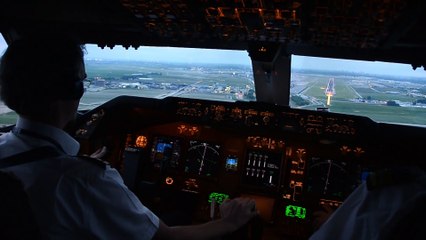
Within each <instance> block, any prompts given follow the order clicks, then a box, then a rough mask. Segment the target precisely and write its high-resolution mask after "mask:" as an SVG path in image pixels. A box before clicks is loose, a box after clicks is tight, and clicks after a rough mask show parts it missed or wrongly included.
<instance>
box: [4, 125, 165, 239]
mask: <svg viewBox="0 0 426 240" xmlns="http://www.w3.org/2000/svg"><path fill="white" fill-rule="evenodd" d="M22 130H23V131H22ZM42 146H51V147H52V148H55V149H57V150H58V151H59V152H62V153H63V155H60V156H58V157H55V158H53V159H52V158H49V159H41V160H38V161H34V162H30V163H26V164H22V165H18V166H15V167H10V168H8V169H6V170H8V171H11V172H13V173H14V174H16V175H17V177H18V178H19V179H21V181H22V182H23V183H24V187H25V189H26V192H27V193H28V197H29V200H30V203H31V207H32V209H33V211H34V215H35V217H36V220H37V222H38V224H39V227H40V229H41V232H42V233H45V236H43V239H59V238H60V239H81V238H82V236H85V237H84V238H96V239H151V238H152V237H153V236H154V234H155V233H156V231H157V229H158V227H159V219H158V217H157V216H155V215H154V214H153V213H152V212H151V211H150V210H149V209H147V208H146V207H145V206H143V205H142V204H141V202H140V201H139V200H138V199H137V197H136V196H135V195H134V194H133V193H132V192H131V191H130V190H129V189H128V188H127V187H126V186H125V185H124V183H123V180H122V178H121V176H120V175H119V173H118V172H117V171H116V170H115V169H113V168H111V167H110V166H109V165H107V164H104V163H103V162H101V161H99V162H97V161H96V160H94V159H92V160H90V159H79V158H76V157H71V156H75V155H76V154H77V153H78V150H79V144H78V142H76V141H75V140H74V139H73V138H72V137H71V136H69V135H68V134H67V133H66V132H64V131H63V130H61V129H58V128H55V127H52V126H49V125H46V124H42V123H37V122H32V121H29V120H27V119H25V118H22V117H21V118H19V120H18V122H17V124H16V128H15V130H14V131H13V132H10V133H6V134H4V135H2V136H0V157H1V158H5V157H7V156H10V155H13V154H17V153H19V152H24V151H27V150H31V149H34V148H37V147H42ZM0 161H1V160H0Z"/></svg>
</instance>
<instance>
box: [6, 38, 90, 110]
mask: <svg viewBox="0 0 426 240" xmlns="http://www.w3.org/2000/svg"><path fill="white" fill-rule="evenodd" d="M83 57H84V46H83V45H81V43H80V42H79V41H77V40H76V39H75V38H73V37H71V36H69V35H65V34H56V35H53V36H52V35H50V36H48V35H43V36H41V35H31V36H26V37H23V38H21V39H18V40H16V41H14V42H12V43H11V44H10V45H9V46H8V48H7V50H6V51H5V53H4V54H3V56H2V58H1V61H0V97H1V100H2V101H4V103H5V104H6V105H7V106H8V107H9V108H11V109H13V110H15V111H16V112H17V113H18V114H23V115H28V116H39V115H40V114H45V112H43V111H49V109H46V107H47V106H48V105H49V103H50V102H52V101H55V100H67V99H79V98H80V97H81V95H82V93H83V91H84V89H83V83H82V80H83V79H81V77H80V76H79V75H78V70H79V69H80V68H81V65H82V64H83V65H84V59H83Z"/></svg>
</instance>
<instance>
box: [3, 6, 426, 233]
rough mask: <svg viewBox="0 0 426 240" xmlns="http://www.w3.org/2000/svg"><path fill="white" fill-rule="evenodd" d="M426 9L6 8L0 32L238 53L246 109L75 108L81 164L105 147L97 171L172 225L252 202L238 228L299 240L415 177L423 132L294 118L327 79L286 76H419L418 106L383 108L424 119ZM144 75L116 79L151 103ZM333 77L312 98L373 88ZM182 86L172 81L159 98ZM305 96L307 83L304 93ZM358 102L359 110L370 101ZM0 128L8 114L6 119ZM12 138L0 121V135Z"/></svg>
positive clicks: (109, 45)
mask: <svg viewBox="0 0 426 240" xmlns="http://www.w3.org/2000/svg"><path fill="white" fill-rule="evenodd" d="M425 12H426V2H425V1H420V0H418V1H416V0H412V1H401V0H366V1H353V0H315V1H305V0H271V1H266V0H199V1H191V0H160V1H142V0H107V1H98V0H73V1H60V2H57V1H54V0H45V1H26V0H13V1H12V0H5V1H2V3H1V7H0V32H1V34H2V36H3V38H4V40H5V43H6V44H8V43H10V42H12V41H14V40H15V39H17V38H19V37H20V36H22V35H25V34H27V33H31V32H33V31H39V32H46V33H50V34H52V33H54V32H55V31H57V32H59V31H66V32H71V33H73V34H75V35H76V36H78V37H79V39H81V40H82V41H83V42H84V43H85V44H87V45H94V46H95V47H96V48H98V49H101V50H102V49H104V50H108V49H114V48H118V47H122V48H123V49H124V52H125V51H130V50H132V51H133V50H135V51H137V50H138V49H139V50H141V51H140V54H141V55H143V54H144V50H143V49H142V48H143V47H145V46H148V47H160V48H168V47H176V48H190V49H192V48H194V49H211V50H215V49H216V50H232V51H233V50H238V51H243V52H245V53H246V55H248V57H249V64H250V65H249V67H248V72H249V73H245V75H244V74H243V75H244V76H250V77H251V78H252V79H253V80H252V85H253V87H252V89H251V91H250V90H247V92H244V91H243V90H241V91H242V93H241V94H244V95H245V96H246V97H247V96H249V97H248V100H247V99H246V100H240V99H238V98H236V99H232V101H230V100H229V99H225V100H224V101H223V100H220V99H217V98H215V99H208V98H201V97H198V96H197V94H199V93H194V90H193V88H194V85H196V84H197V82H196V83H193V84H192V85H191V84H190V85H182V86H178V87H177V88H173V89H172V88H171V87H170V88H168V89H167V91H166V92H164V93H161V94H160V95H161V98H160V97H157V98H155V97H150V96H134V95H128V94H127V93H126V92H125V91H124V90H122V91H123V94H122V95H121V96H117V97H114V98H112V99H108V100H106V101H104V102H102V103H100V104H97V105H94V107H91V108H83V109H82V110H81V111H80V112H79V116H78V117H77V119H76V121H75V123H74V124H73V125H72V126H70V127H69V129H68V131H69V133H70V134H71V135H72V136H74V137H75V139H77V140H78V141H79V143H80V145H81V150H80V152H81V154H90V153H91V152H93V151H95V150H96V149H97V148H99V147H101V146H106V147H107V148H108V153H107V155H106V156H105V159H104V160H106V161H108V162H109V163H110V164H111V166H113V167H114V168H116V169H117V170H118V171H119V172H120V173H121V175H122V177H123V179H124V182H125V183H126V185H127V186H128V187H129V188H130V189H131V190H132V191H133V192H134V193H136V195H137V196H138V197H139V198H140V200H141V201H142V202H143V204H144V205H146V206H147V207H149V208H150V209H151V210H152V211H153V212H155V213H156V214H157V215H158V216H159V217H160V218H161V219H162V220H163V221H164V222H165V223H167V224H169V225H186V224H193V223H204V222H207V221H209V220H212V219H217V218H219V217H220V213H219V205H220V204H221V203H222V202H223V201H224V200H225V199H227V198H234V197H249V198H252V199H254V200H255V202H256V206H257V208H258V211H259V216H260V217H259V219H257V220H256V221H257V222H256V223H253V224H251V225H250V226H249V228H250V229H248V230H247V231H249V232H250V233H249V235H250V238H251V239H272V240H274V239H308V238H309V237H310V236H311V234H312V233H313V232H314V231H315V230H316V228H315V227H314V226H313V221H314V220H313V215H312V214H313V213H314V212H315V211H317V210H320V209H321V208H322V207H324V206H328V207H330V208H332V209H337V208H338V207H339V206H340V205H341V204H342V202H344V201H345V199H346V198H347V197H348V196H349V195H350V194H351V193H352V191H353V190H354V189H355V188H357V187H358V186H359V185H360V184H361V183H362V182H365V181H366V179H367V176H368V175H369V174H370V173H371V172H374V171H376V170H378V169H380V168H382V167H383V166H388V165H398V164H408V165H417V166H420V167H421V168H423V169H424V168H425V159H426V153H425V151H424V145H425V143H426V128H425V126H426V122H424V121H423V120H419V121H420V122H413V123H407V122H396V121H394V120H392V121H390V122H386V121H381V120H380V119H379V120H377V119H372V118H371V117H369V116H367V115H365V116H364V115H360V114H357V111H355V110H354V111H353V112H334V111H333V108H332V105H333V102H332V103H331V104H328V103H325V101H326V100H324V104H322V105H315V104H313V108H303V107H295V104H294V102H295V101H296V100H297V99H299V100H300V99H302V100H303V99H305V100H307V101H308V100H309V101H311V103H312V102H313V101H314V100H312V98H307V97H306V98H305V97H304V96H302V95H298V96H299V97H298V98H295V97H294V96H296V95H292V93H291V91H293V90H292V89H294V87H295V85H297V82H294V81H293V79H295V78H296V77H295V76H299V78H315V79H317V78H320V77H319V76H323V77H324V76H325V75H324V74H325V73H317V72H316V73H312V72H309V71H307V72H302V73H301V72H295V71H292V62H293V64H294V62H295V61H296V60H294V58H295V56H306V57H314V58H319V59H320V58H334V59H341V60H356V61H365V62H376V61H380V62H389V63H398V64H405V65H407V66H408V68H409V70H410V71H414V70H415V69H416V72H419V71H420V75H419V76H420V77H419V79H420V80H419V79H417V82H416V84H418V85H416V86H419V87H418V89H417V88H416V91H415V93H416V94H418V95H416V96H415V97H413V96H414V95H413V94H412V96H411V95H410V97H412V98H413V99H414V98H415V101H417V102H416V103H417V104H416V108H415V109H414V108H413V109H414V110H412V111H410V112H402V113H401V112H400V110H401V109H403V108H405V107H404V106H403V104H402V103H401V102H399V101H389V100H388V101H387V102H386V101H385V102H381V103H380V104H381V105H387V106H386V107H388V108H389V109H390V110H389V111H390V113H391V114H392V115H404V116H403V117H407V116H411V115H416V116H417V115H418V116H419V118H420V119H421V118H426V115H425V114H426V107H424V106H425V105H423V104H426V101H424V102H422V101H423V100H425V99H426V71H424V68H425V65H426V32H425V31H424V30H423V28H424V26H425V24H426V15H425V14H424V13H425ZM88 52H89V54H90V50H88ZM320 61H321V60H320ZM86 63H87V65H88V67H87V68H88V69H87V71H88V78H89V80H90V79H91V80H92V82H94V81H95V80H96V76H94V75H93V76H90V71H91V70H90V69H89V66H90V64H89V61H87V62H86ZM135 64H137V63H135ZM136 67H137V66H136ZM163 68H164V66H163ZM198 70H199V71H208V70H205V69H204V70H203V69H201V70H200V69H198ZM335 70H336V71H337V72H339V71H340V69H335ZM357 70H360V69H357ZM361 70H362V69H361ZM99 71H100V70H99ZM105 71H109V70H105ZM152 71H154V70H152ZM182 71H188V72H189V71H192V69H190V68H184V69H183V70H182ZM218 71H227V70H223V69H222V70H218ZM231 71H234V74H232V73H231V74H230V75H238V74H235V72H238V71H237V70H235V69H234V70H231ZM327 71H330V70H327ZM123 72H124V70H123ZM353 72H355V70H353ZM144 74H145V75H143V76H137V77H138V80H137V81H133V82H132V79H135V76H134V75H131V73H125V74H122V76H123V77H122V78H121V80H120V81H128V82H127V85H126V86H129V85H130V84H131V83H132V84H137V89H142V90H144V91H147V92H149V91H151V92H152V91H157V89H160V87H159V88H156V90H153V87H152V86H153V85H149V84H148V83H150V84H151V82H152V81H155V78H156V77H158V76H157V75H158V74H157V75H155V74H156V73H154V72H148V74H146V72H145V73H144ZM298 74H299V75H298ZM330 74H331V73H330ZM351 74H352V73H351ZM160 75H161V73H160ZM163 75H166V73H163ZM213 75H214V74H213ZM331 75H332V77H330V76H329V75H327V76H325V77H324V79H326V80H325V83H324V84H323V87H322V89H321V94H322V95H321V96H323V95H324V99H326V97H327V96H328V98H329V99H330V98H332V99H334V100H332V101H336V102H337V103H336V105H338V102H339V101H340V100H338V99H339V98H338V94H339V93H341V92H343V90H341V89H340V88H338V87H337V86H338V84H341V81H347V82H349V81H363V80H365V78H368V79H370V78H371V79H372V78H374V77H373V76H371V75H369V76H361V74H360V75H359V76H356V74H355V76H354V75H353V74H352V75H351V77H348V73H347V72H346V73H342V72H339V73H333V74H331ZM218 78H221V76H219V77H218ZM105 79H106V80H107V81H108V79H107V78H105ZM123 79H124V80H123ZM129 79H130V80H129ZM152 79H154V80H152ZM98 80H99V79H98ZM180 81H181V80H180V79H177V78H173V79H172V81H171V82H169V83H168V84H169V85H167V84H165V85H164V84H163V87H164V86H170V84H173V83H175V84H179V83H180ZM197 81H202V80H197ZM217 81H219V80H217ZM227 81H233V80H232V79H231V80H224V89H223V92H226V91H228V93H229V92H232V89H228V90H226V87H227V84H228V82H227ZM383 81H385V80H383ZM389 81H390V80H389ZM395 81H396V80H395ZM98 82H102V85H99V86H101V87H105V86H112V85H111V84H110V85H108V84H107V85H105V84H106V83H105V81H104V80H102V81H100V80H99V81H98ZM382 83H383V82H382ZM98 84H99V83H98ZM244 84H247V83H244ZM359 84H360V86H361V85H363V84H364V82H362V83H359ZM365 84H370V87H369V89H370V90H371V92H374V91H376V92H378V91H379V90H377V89H379V87H378V85H379V84H378V83H376V82H374V81H373V80H369V81H368V83H367V81H366V82H365ZM374 84H376V85H374ZM388 84H390V85H392V84H394V82H388ZM146 86H148V87H146ZM353 86H354V85H345V87H347V88H350V89H352V90H353V89H354V88H355V87H353ZM151 87H152V89H151ZM314 87H315V85H314V84H310V85H309V84H308V85H306V86H304V88H303V90H300V91H301V92H302V91H308V90H307V88H314ZM362 87H364V85H363V86H362ZM362 87H359V89H361V88H362ZM411 87H412V88H414V87H413V85H411ZM165 88H166V87H164V89H165ZM242 88H244V87H242ZM406 88H407V89H408V88H410V87H406ZM93 89H94V88H92V90H93ZM123 89H124V88H123ZM335 89H336V90H335ZM356 90H358V88H356ZM373 90H374V91H373ZM93 91H95V90H93ZM96 91H99V92H102V91H103V89H101V90H96ZM120 91H121V90H120ZM132 91H136V90H134V89H132ZM354 91H355V90H354ZM384 91H385V90H384ZM387 91H388V92H387V94H389V95H391V94H395V93H394V92H391V90H387ZM104 92H105V93H108V94H109V92H108V91H107V90H106V91H104ZM413 92H414V91H411V93H413ZM86 93H88V94H91V93H90V92H88V91H87V90H86ZM182 93H184V94H182ZM237 93H238V92H233V94H234V96H237ZM358 93H360V94H359V95H360V99H358V100H359V102H362V103H363V104H365V105H368V103H371V104H373V102H372V101H369V99H367V95H364V94H363V93H361V92H360V91H358ZM369 94H370V95H369V96H372V97H374V96H376V95H373V93H369ZM181 95H182V96H184V97H179V96H181ZM329 95H330V96H329ZM361 95H362V96H361ZM405 96H408V94H405ZM361 98H362V99H361ZM370 98H371V97H370ZM413 99H411V98H410V101H413ZM302 100H300V101H302ZM318 101H319V100H318ZM321 101H322V100H321ZM354 101H355V100H354ZM357 103H358V102H357ZM359 104H361V103H359ZM371 104H370V105H371ZM377 104H379V103H377ZM392 104H399V105H398V106H399V107H395V106H392ZM370 105H368V106H367V107H369V106H370ZM422 106H423V107H422ZM342 108H346V109H347V108H349V107H342ZM372 111H375V110H372ZM401 111H402V110H401ZM0 117H5V118H7V117H9V115H8V113H3V112H1V114H0ZM422 121H423V122H422ZM12 127H13V124H3V125H2V128H1V132H3V133H4V132H7V131H9V130H10V129H11V128H12ZM241 238H242V239H244V237H241Z"/></svg>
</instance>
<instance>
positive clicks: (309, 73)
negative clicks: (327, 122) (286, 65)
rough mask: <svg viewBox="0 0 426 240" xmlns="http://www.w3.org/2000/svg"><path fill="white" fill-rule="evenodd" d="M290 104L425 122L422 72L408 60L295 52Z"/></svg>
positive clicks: (425, 84) (425, 75) (425, 85)
mask: <svg viewBox="0 0 426 240" xmlns="http://www.w3.org/2000/svg"><path fill="white" fill-rule="evenodd" d="M290 95H291V98H290V106H291V107H294V108H305V109H312V110H315V109H325V110H328V111H330V112H338V113H346V114H353V115H360V116H367V117H370V118H371V119H373V120H375V121H378V122H388V123H402V124H411V125H426V71H424V69H417V70H416V71H414V70H413V68H412V67H411V66H410V65H408V64H397V63H385V62H371V61H354V60H342V59H328V58H316V57H304V56H293V57H292V74H291V86H290Z"/></svg>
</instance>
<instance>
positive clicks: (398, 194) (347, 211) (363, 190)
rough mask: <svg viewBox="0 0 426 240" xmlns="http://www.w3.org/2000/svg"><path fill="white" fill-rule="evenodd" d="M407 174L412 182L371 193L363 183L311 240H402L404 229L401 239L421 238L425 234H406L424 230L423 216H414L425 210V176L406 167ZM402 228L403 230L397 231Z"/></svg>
mask: <svg viewBox="0 0 426 240" xmlns="http://www.w3.org/2000/svg"><path fill="white" fill-rule="evenodd" d="M406 170H407V172H409V174H410V178H412V179H411V180H409V181H406V182H401V183H398V184H393V185H389V186H383V187H380V188H377V189H373V190H368V189H367V184H366V183H363V184H361V185H360V186H359V187H358V188H357V189H355V191H354V192H353V193H352V194H351V195H350V196H349V197H348V198H347V199H346V200H345V201H344V202H343V204H342V205H341V206H340V207H339V208H338V209H337V210H336V212H334V213H333V215H332V216H331V217H330V218H329V219H328V220H327V221H326V222H325V223H324V224H323V226H321V227H320V229H318V231H317V232H315V233H314V234H313V235H312V236H311V237H310V240H326V239H345V240H350V239H353V240H359V239H365V240H372V239H401V236H400V235H401V231H403V229H404V228H405V231H404V232H402V233H403V236H404V237H403V239H421V238H422V237H424V235H423V234H424V233H425V232H424V230H423V232H410V231H407V230H408V229H409V228H410V227H412V229H417V230H418V229H422V228H424V226H426V225H425V224H426V218H425V217H424V216H423V215H424V212H419V213H420V214H417V213H416V211H422V210H420V209H423V210H424V209H425V204H426V174H425V172H424V171H422V170H421V169H418V168H411V167H409V168H406ZM408 214H411V215H410V216H408ZM405 222H406V224H405ZM401 225H406V226H404V227H403V229H399V228H401ZM416 234H418V235H416ZM419 237H420V238H419Z"/></svg>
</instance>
